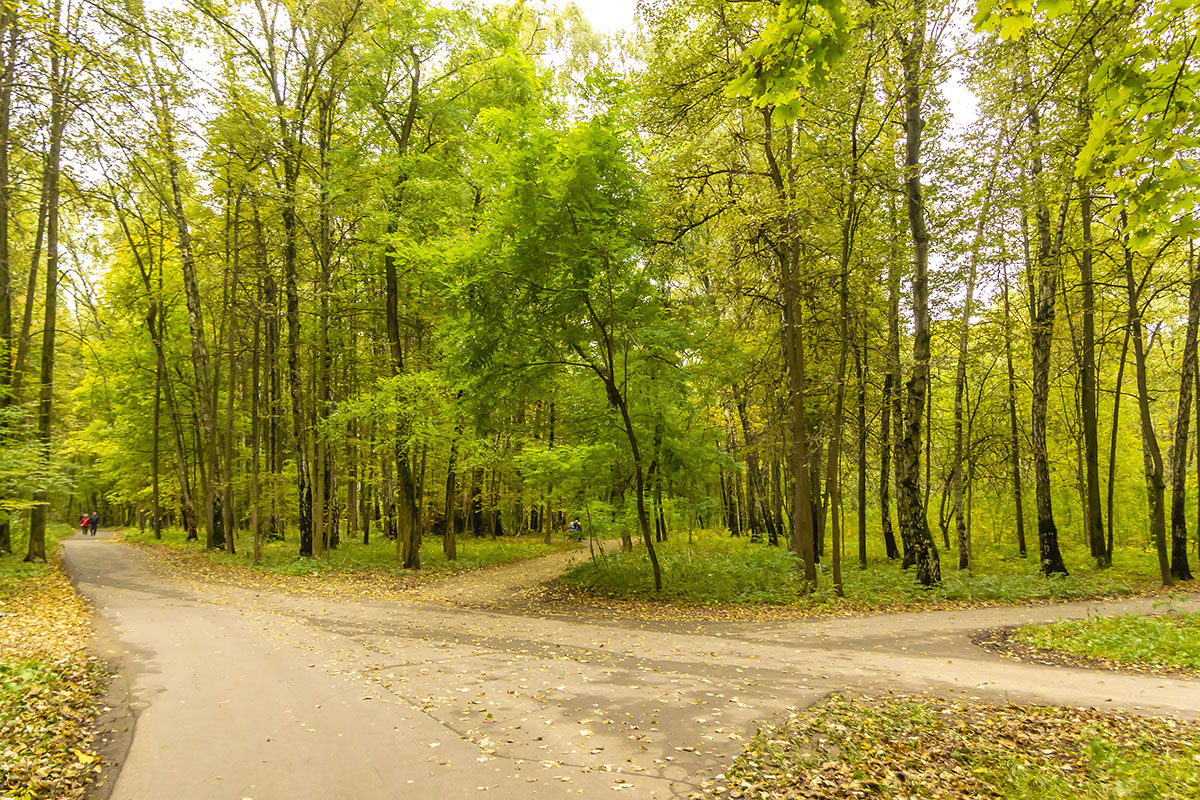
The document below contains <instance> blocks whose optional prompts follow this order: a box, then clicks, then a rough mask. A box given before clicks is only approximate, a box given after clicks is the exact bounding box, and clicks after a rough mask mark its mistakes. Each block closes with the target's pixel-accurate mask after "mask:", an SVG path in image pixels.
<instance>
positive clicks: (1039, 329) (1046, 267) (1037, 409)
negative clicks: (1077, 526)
mask: <svg viewBox="0 0 1200 800" xmlns="http://www.w3.org/2000/svg"><path fill="white" fill-rule="evenodd" d="M1022 54H1023V59H1024V60H1023V63H1022V69H1023V72H1024V83H1025V86H1024V91H1025V96H1026V109H1027V114H1028V120H1029V134H1030V138H1031V140H1032V142H1033V157H1032V160H1031V167H1030V178H1031V182H1032V184H1033V192H1034V196H1035V198H1036V199H1035V203H1036V207H1035V217H1036V220H1037V234H1038V257H1037V264H1038V280H1037V295H1036V300H1035V301H1034V323H1033V409H1032V426H1031V431H1032V437H1031V438H1032V441H1033V463H1034V488H1035V489H1036V492H1037V515H1038V552H1039V553H1040V556H1041V565H1042V572H1043V573H1045V574H1046V575H1053V574H1063V575H1065V574H1066V573H1067V567H1066V565H1065V564H1064V563H1063V560H1062V554H1061V553H1060V552H1059V549H1058V527H1057V526H1056V525H1055V524H1054V510H1053V506H1052V503H1051V494H1050V459H1049V455H1048V453H1047V451H1046V405H1047V401H1048V400H1049V396H1050V354H1051V344H1052V342H1053V340H1054V301H1055V297H1056V292H1057V289H1056V283H1057V280H1058V259H1059V244H1060V243H1061V232H1062V227H1063V222H1064V221H1065V218H1066V208H1067V204H1066V200H1064V202H1063V210H1062V214H1061V217H1060V221H1059V234H1060V235H1059V237H1058V240H1057V242H1056V241H1054V240H1052V237H1051V231H1050V207H1049V205H1048V203H1047V201H1046V199H1045V187H1044V186H1043V176H1042V156H1041V117H1040V114H1039V111H1038V106H1037V102H1036V100H1035V96H1034V91H1033V85H1032V79H1031V77H1030V72H1029V63H1028V58H1029V56H1028V45H1027V44H1026V46H1025V49H1024V50H1023V51H1022Z"/></svg>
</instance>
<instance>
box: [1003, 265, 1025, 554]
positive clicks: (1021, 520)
mask: <svg viewBox="0 0 1200 800" xmlns="http://www.w3.org/2000/svg"><path fill="white" fill-rule="evenodd" d="M1004 360H1005V364H1006V366H1007V371H1008V433H1009V439H1008V456H1009V468H1010V470H1011V472H1012V490H1013V508H1014V510H1015V514H1016V525H1017V547H1018V549H1019V551H1020V553H1021V558H1025V557H1026V555H1027V548H1026V546H1025V507H1024V490H1023V489H1022V488H1021V436H1020V431H1019V429H1018V427H1017V381H1016V378H1015V375H1014V372H1013V356H1012V317H1011V314H1010V306H1009V302H1008V268H1007V266H1005V268H1004Z"/></svg>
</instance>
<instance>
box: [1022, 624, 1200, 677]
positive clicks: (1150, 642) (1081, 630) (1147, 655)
mask: <svg viewBox="0 0 1200 800" xmlns="http://www.w3.org/2000/svg"><path fill="white" fill-rule="evenodd" d="M1012 636H1013V638H1014V639H1016V640H1017V641H1020V642H1024V643H1025V644H1027V645H1030V646H1032V647H1038V648H1042V649H1045V650H1053V651H1056V652H1062V653H1070V654H1071V655H1076V656H1083V657H1086V658H1098V659H1106V660H1109V661H1114V662H1117V663H1119V664H1128V665H1131V666H1148V667H1155V668H1159V669H1172V670H1186V671H1189V672H1200V612H1193V613H1191V614H1178V613H1166V614H1156V615H1154V616H1143V615H1141V614H1126V615H1124V616H1120V617H1089V618H1088V619H1081V620H1064V621H1062V622H1054V623H1050V624H1048V625H1026V626H1023V627H1021V628H1018V629H1017V630H1016V631H1014V632H1013V634H1012Z"/></svg>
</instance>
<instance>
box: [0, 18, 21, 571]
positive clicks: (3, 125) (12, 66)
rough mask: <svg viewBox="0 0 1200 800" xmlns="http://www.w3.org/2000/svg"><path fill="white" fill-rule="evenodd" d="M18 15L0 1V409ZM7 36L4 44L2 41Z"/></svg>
mask: <svg viewBox="0 0 1200 800" xmlns="http://www.w3.org/2000/svg"><path fill="white" fill-rule="evenodd" d="M18 21H19V20H18V17H17V13H16V7H15V6H13V7H10V6H9V4H7V3H0V49H2V52H0V54H2V55H3V63H2V66H0V409H5V408H8V407H9V405H11V404H12V402H13V372H12V368H13V344H14V342H13V328H12V269H11V264H10V261H9V256H10V253H9V241H8V238H9V237H8V225H9V217H10V216H11V212H10V196H9V191H10V187H9V138H10V128H11V125H10V121H11V117H12V87H13V79H14V77H15V76H16V64H17V52H16V48H17V36H18V30H17V28H18ZM6 34H7V35H8V39H9V41H8V44H5V43H4V38H5V35H6ZM8 435H9V432H8V430H7V422H6V421H5V422H0V444H2V443H3V442H4V440H6V439H7V438H8ZM0 514H3V519H0V553H11V552H12V535H11V532H10V525H9V520H10V519H11V516H12V512H9V511H2V512H0Z"/></svg>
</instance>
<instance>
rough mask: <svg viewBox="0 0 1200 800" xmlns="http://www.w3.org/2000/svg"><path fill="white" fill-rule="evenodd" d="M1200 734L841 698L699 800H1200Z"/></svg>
mask: <svg viewBox="0 0 1200 800" xmlns="http://www.w3.org/2000/svg"><path fill="white" fill-rule="evenodd" d="M1198 766H1200V726H1197V725H1196V724H1195V723H1184V722H1178V721H1175V720H1165V719H1154V718H1145V717H1134V716H1129V715H1124V714H1105V713H1101V712H1096V711H1079V710H1076V709H1069V708H1053V707H1051V708H1046V707H1034V706H988V705H982V704H959V703H953V702H948V701H941V700H929V699H924V698H913V697H904V696H889V697H864V698H855V699H850V698H846V697H840V696H835V697H833V698H831V699H830V700H828V701H826V702H824V703H822V704H821V705H819V706H816V707H814V708H812V709H808V710H806V711H804V712H801V713H799V714H796V715H794V716H792V717H791V718H790V719H788V720H787V721H786V722H784V723H783V724H781V725H779V726H775V727H771V728H768V729H765V730H760V731H759V733H758V735H757V736H756V737H755V738H754V740H753V741H752V742H751V743H750V745H749V746H748V747H747V749H746V751H745V752H744V753H743V754H742V755H741V756H739V757H738V758H737V760H736V761H735V762H734V764H733V766H732V767H731V769H730V770H729V771H728V772H727V773H726V774H725V775H724V776H721V777H719V779H718V780H717V781H716V782H714V783H712V784H710V785H708V786H706V787H705V792H704V793H701V794H698V795H694V797H705V796H714V795H715V796H721V797H738V798H756V800H758V799H764V800H765V798H784V797H787V798H830V800H841V799H842V798H858V797H876V798H884V799H885V800H886V798H902V797H903V798H915V797H921V798H963V797H991V798H1000V800H1025V798H1029V797H1037V798H1039V800H1115V799H1116V798H1145V800H1154V799H1157V798H1179V799H1180V800H1182V798H1185V797H1200V768H1198Z"/></svg>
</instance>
